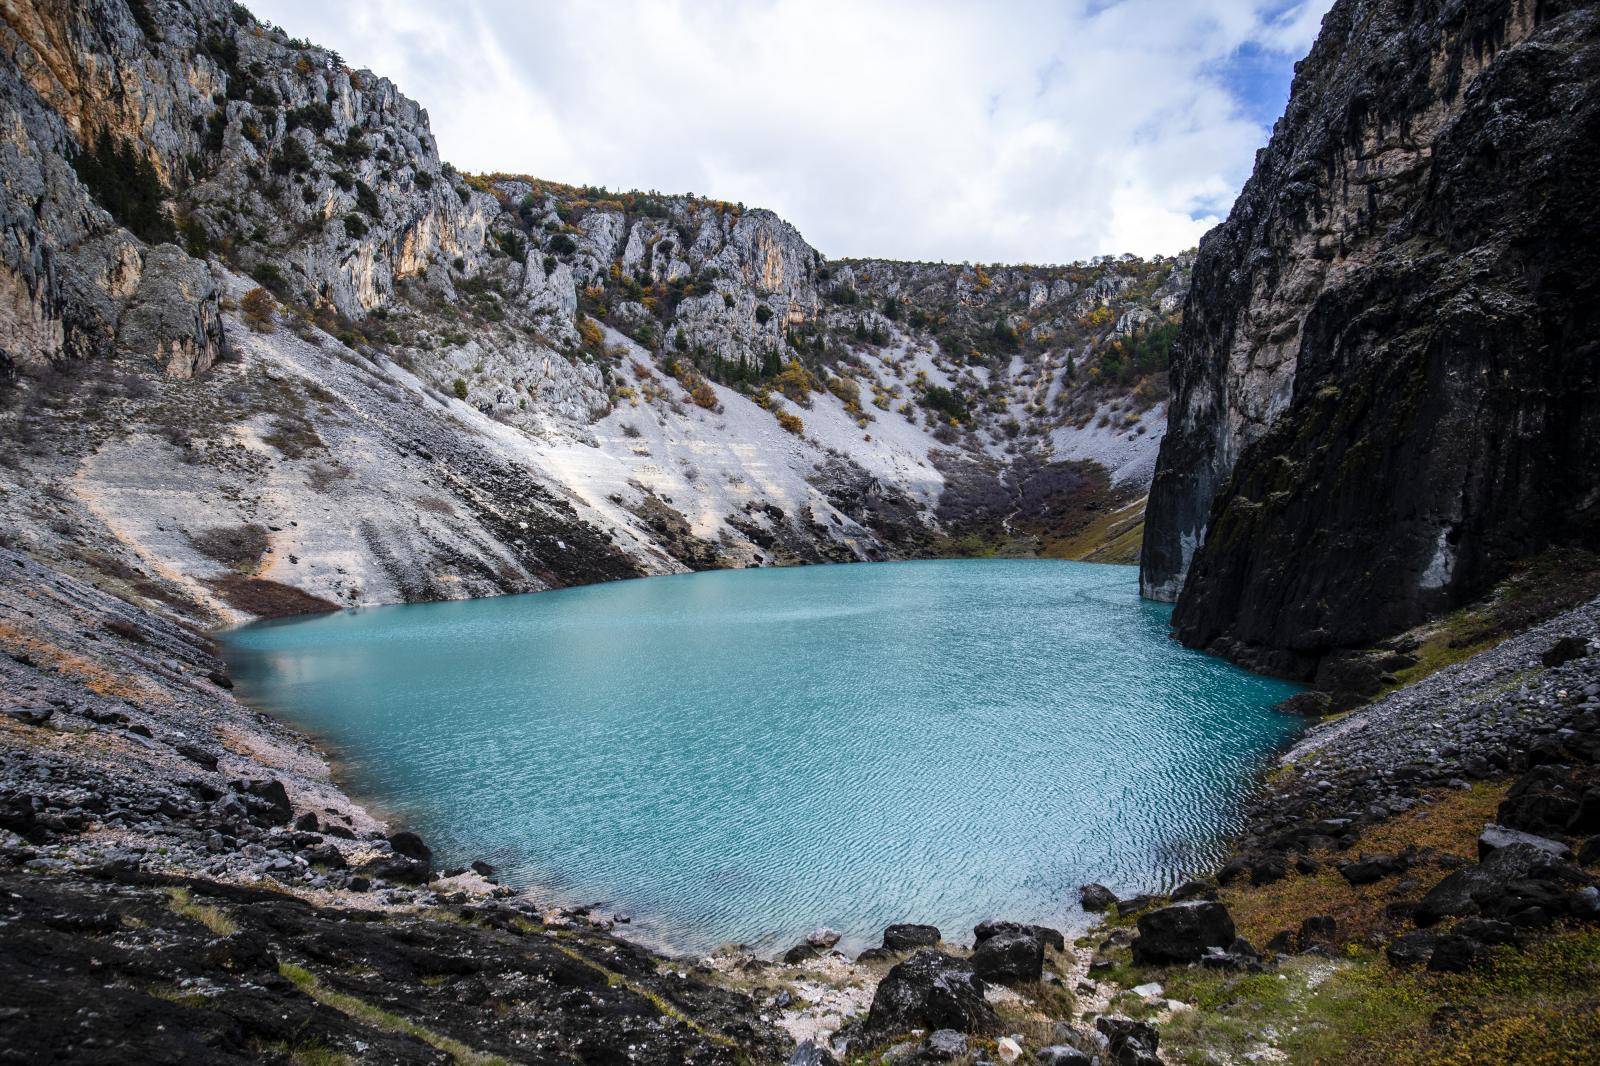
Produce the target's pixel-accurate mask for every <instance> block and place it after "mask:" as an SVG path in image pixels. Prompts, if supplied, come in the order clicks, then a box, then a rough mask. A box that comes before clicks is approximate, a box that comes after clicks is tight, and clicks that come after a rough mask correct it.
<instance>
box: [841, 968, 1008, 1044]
mask: <svg viewBox="0 0 1600 1066" xmlns="http://www.w3.org/2000/svg"><path fill="white" fill-rule="evenodd" d="M984 987H985V986H984V982H983V979H982V978H981V977H979V976H977V974H975V973H973V971H972V965H971V964H970V963H968V962H967V961H966V960H965V959H958V958H955V957H953V956H950V955H946V954H944V953H943V952H940V951H933V950H931V949H924V950H922V951H919V952H917V953H916V954H915V955H913V956H911V957H910V958H909V959H907V960H906V961H905V962H902V963H900V964H899V965H897V966H896V967H894V969H892V970H890V971H889V973H888V975H887V976H886V977H884V979H883V980H882V981H881V982H879V984H878V990H877V992H876V993H874V994H873V997H872V1007H871V1008H870V1009H869V1010H868V1011H867V1024H866V1027H865V1030H864V1036H865V1038H866V1042H867V1043H869V1044H875V1043H878V1042H880V1041H881V1040H882V1039H883V1038H885V1037H889V1036H892V1035H894V1034H896V1033H904V1032H907V1031H909V1030H912V1029H927V1030H930V1031H931V1030H935V1029H954V1030H955V1031H956V1032H958V1033H979V1034H983V1033H993V1032H996V1031H997V1030H998V1029H999V1028H1000V1018H999V1016H998V1015H997V1014H995V1012H994V1008H993V1007H991V1006H989V1004H988V1001H986V1000H985V999H984V998H983V992H984Z"/></svg>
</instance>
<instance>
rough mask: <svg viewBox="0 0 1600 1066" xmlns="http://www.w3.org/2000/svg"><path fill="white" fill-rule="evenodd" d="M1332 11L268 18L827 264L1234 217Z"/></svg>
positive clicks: (549, 162) (366, 6)
mask: <svg viewBox="0 0 1600 1066" xmlns="http://www.w3.org/2000/svg"><path fill="white" fill-rule="evenodd" d="M1330 3H1331V0H1120V2H1118V0H1076V2H1056V3H1048V2H1042V0H1041V2H1029V0H1015V2H1003V3H1002V2H982V3H980V2H970V3H958V2H949V3H942V2H934V0H922V2H904V3H899V2H892V0H884V2H865V0H854V2H847V0H746V2H740V3H735V2H723V0H653V2H650V0H638V2H635V0H601V2H588V0H573V2H570V3H566V2H559V0H536V2H533V3H527V2H518V0H332V2H330V0H249V6H250V7H251V8H252V9H253V10H254V11H255V12H256V14H257V15H259V16H260V17H262V18H265V19H267V20H269V21H271V22H275V23H277V24H278V25H280V26H282V27H283V28H284V29H285V30H287V31H288V32H289V33H290V34H292V35H294V36H298V37H304V38H307V39H310V40H312V41H315V42H316V43H318V44H322V45H325V46H327V47H329V48H333V49H335V50H336V51H338V52H339V53H340V54H341V55H342V56H343V57H344V59H345V61H346V62H347V63H349V64H350V65H352V66H356V67H369V68H371V69H372V70H374V71H377V72H378V73H380V74H384V75H387V76H388V77H390V78H392V79H393V80H394V81H395V82H397V83H398V84H399V86H400V88H401V90H402V91H404V92H405V93H406V94H407V95H409V96H412V97H414V98H416V99H417V100H419V101H421V103H422V104H423V106H425V107H426V108H427V109H428V111H429V114H430V116H431V118H432V120H433V129H434V132H435V133H436V134H437V135H438V138H439V145H440V150H441V152H442V154H443V155H444V157H445V158H446V159H448V160H450V161H451V162H453V163H455V165H456V166H457V167H459V168H461V169H463V170H469V171H493V170H501V171H511V172H520V173H528V174H534V175H537V176H539V177H545V178H553V179H556V180H560V181H568V182H573V183H577V184H597V185H605V186H608V187H611V188H621V189H628V188H640V189H659V190H661V191H663V192H694V193H699V194H702V195H707V196H715V197H718V198H720V199H725V200H734V201H739V202H742V203H744V204H747V205H749V206H752V207H756V206H759V207H769V208H771V209H772V210H774V211H776V212H777V213H778V214H780V215H782V216H783V217H784V218H786V219H788V220H789V221H791V222H793V223H794V224H795V225H797V226H798V227H799V228H800V230H801V232H802V233H803V234H804V235H805V236H806V238H807V239H808V240H809V241H810V242H811V243H812V244H813V245H815V246H816V247H818V248H819V249H820V250H821V251H822V252H823V253H824V254H826V255H829V256H834V257H839V256H867V255H872V256H888V257H895V258H903V259H935V260H948V261H952V262H959V261H963V260H970V261H973V262H999V261H1005V262H1033V263H1056V262H1066V261H1070V260H1074V259H1082V258H1085V257H1088V256H1092V255H1099V254H1103V253H1120V252H1136V253H1140V254H1150V253H1170V252H1175V251H1179V250H1181V249H1183V248H1187V247H1190V246H1192V245H1193V244H1194V243H1195V242H1196V241H1197V240H1198V239H1199V237H1200V234H1202V233H1204V232H1205V231H1206V230H1207V229H1208V228H1210V227H1211V226H1212V225H1213V224H1215V223H1216V222H1217V221H1218V220H1219V219H1220V218H1221V217H1222V216H1223V215H1225V214H1226V213H1227V209H1228V206H1229V204H1230V203H1231V202H1232V200H1233V197H1234V196H1235V195H1236V194H1237V192H1238V190H1239V187H1240V185H1241V184H1242V183H1243V182H1244V179H1245V178H1246V177H1247V176H1248V174H1249V171H1250V164H1251V160H1252V158H1253V155H1254V153H1255V150H1256V149H1257V148H1258V147H1260V146H1261V145H1262V144H1263V143H1265V141H1266V137H1267V135H1268V132H1269V131H1270V129H1271V126H1272V122H1273V121H1274V120H1275V119H1276V118H1277V116H1278V114H1279V112H1280V111H1281V109H1282V107H1283V102H1284V100H1285V99H1286V98H1287V94H1288V87H1289V80H1290V77H1291V76H1292V68H1293V65H1294V62H1295V61H1296V60H1297V59H1299V58H1300V57H1301V56H1303V55H1304V54H1305V52H1306V50H1307V49H1308V48H1309V47H1310V45H1311V42H1312V40H1313V38H1314V37H1315V36H1316V31H1317V27H1318V25H1319V24H1320V22H1321V19H1322V15H1323V13H1324V12H1325V11H1326V10H1327V8H1328V7H1329V6H1330Z"/></svg>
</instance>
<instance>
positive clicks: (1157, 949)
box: [1133, 899, 1236, 965]
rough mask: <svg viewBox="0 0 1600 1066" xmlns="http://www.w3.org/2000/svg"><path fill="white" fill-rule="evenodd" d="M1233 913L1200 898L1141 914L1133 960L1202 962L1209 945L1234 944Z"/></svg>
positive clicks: (1134, 944)
mask: <svg viewBox="0 0 1600 1066" xmlns="http://www.w3.org/2000/svg"><path fill="white" fill-rule="evenodd" d="M1235 935H1236V934H1235V931H1234V928H1233V916H1232V915H1230V914H1229V913H1228V908H1227V907H1224V906H1223V905H1222V904H1220V903H1216V902H1214V901H1212V900H1205V899H1196V900H1188V901H1185V902H1183V903H1174V904H1172V905H1171V906H1169V907H1160V908H1158V909H1156V910H1153V911H1150V912H1149V913H1148V914H1142V915H1140V916H1139V937H1138V939H1136V940H1135V941H1134V942H1133V961H1134V962H1136V963H1139V964H1141V965H1150V964H1160V963H1173V962H1177V963H1184V962H1199V961H1200V960H1201V958H1203V957H1204V956H1205V954H1206V949H1207V948H1223V949H1226V948H1228V947H1230V946H1232V944H1233V942H1234V938H1235Z"/></svg>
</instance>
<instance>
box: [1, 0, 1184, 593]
mask: <svg viewBox="0 0 1600 1066" xmlns="http://www.w3.org/2000/svg"><path fill="white" fill-rule="evenodd" d="M0 41H3V43H4V54H5V61H4V63H0V99H3V101H4V105H3V106H4V108H5V111H6V113H7V114H8V115H9V116H11V117H12V119H13V120H12V121H11V122H9V123H7V125H6V127H5V132H4V135H3V137H0V153H3V156H0V158H3V166H0V173H3V175H4V178H3V185H0V202H3V210H4V212H5V220H6V224H5V228H4V240H3V242H0V289H3V292H4V301H3V306H4V307H5V312H4V314H3V315H0V330H3V343H0V390H3V395H0V419H3V420H4V423H5V426H6V429H5V433H4V440H3V444H4V447H3V449H0V453H3V454H0V493H3V494H4V499H5V500H6V510H7V521H6V523H5V528H4V533H5V535H6V536H7V537H9V538H10V539H11V540H12V541H14V542H15V543H17V544H18V545H21V546H24V547H26V548H27V549H28V550H30V551H32V552H34V553H36V554H41V555H48V556H49V557H51V558H54V559H56V560H58V561H59V562H61V563H62V564H63V565H67V566H71V567H74V568H76V569H77V570H78V571H79V572H84V573H89V572H93V573H98V574H100V575H102V577H104V578H105V579H106V580H109V581H113V582H121V583H122V584H120V585H118V588H119V590H120V591H122V592H125V593H127V594H131V595H136V596H143V597H147V598H148V597H150V596H154V595H157V593H159V597H158V598H162V599H164V600H165V602H167V603H169V604H176V605H179V606H180V607H181V608H182V609H184V610H187V611H190V612H191V613H195V612H198V613H197V614H196V616H197V617H198V616H202V615H204V616H208V617H221V618H228V619H237V618H241V617H248V616H252V615H261V614H276V613H289V612H293V611H297V610H304V609H307V608H311V607H316V606H318V604H317V603H316V602H315V601H325V603H324V604H323V605H322V606H323V607H324V608H325V607H326V606H327V605H345V604H371V603H385V602H397V601H410V600H420V599H436V598H441V597H460V596H476V595H488V594H495V593H501V592H515V591H529V590H537V589H541V588H548V587H552V586H558V585H563V584H570V583H574V582H584V581H594V580H604V579H610V578H617V577H626V576H634V575H639V574H651V573H668V572H675V571H681V570H684V569H697V568H704V567H712V566H744V565H761V564H774V563H792V562H808V561H849V560H859V559H875V558H889V557H903V556H907V555H927V554H938V553H948V552H953V551H987V550H992V548H993V547H994V546H995V545H997V544H1014V545H1015V547H1016V550H1020V551H1024V552H1039V551H1050V550H1052V547H1053V545H1054V544H1055V543H1056V541H1057V540H1058V539H1059V535H1060V534H1062V533H1070V532H1072V531H1073V530H1075V529H1077V528H1079V527H1081V526H1082V525H1083V524H1084V523H1085V522H1086V521H1088V520H1090V519H1092V518H1093V517H1095V516H1096V515H1097V514H1104V513H1105V512H1106V511H1107V509H1108V508H1109V507H1110V506H1112V505H1113V504H1114V505H1116V506H1128V507H1129V508H1130V509H1129V514H1128V520H1127V521H1126V522H1124V526H1125V527H1126V528H1127V529H1132V530H1133V534H1132V535H1133V536H1134V537H1135V539H1136V529H1135V528H1134V527H1135V525H1136V522H1137V516H1138V511H1137V506H1136V505H1137V501H1138V500H1139V498H1140V497H1141V496H1142V494H1143V484H1144V482H1145V480H1146V479H1147V478H1148V475H1149V470H1150V469H1151V466H1152V464H1153V457H1154V451H1155V447H1156V441H1157V439H1158V437H1159V435H1160V432H1161V426H1162V417H1163V411H1164V405H1163V400H1162V397H1163V395H1164V392H1163V387H1162V385H1161V383H1160V375H1159V370H1160V367H1161V364H1162V361H1163V360H1164V348H1163V345H1162V341H1163V340H1164V339H1165V338H1166V337H1168V336H1170V333H1171V331H1172V330H1173V329H1174V328H1175V325H1174V321H1173V320H1174V316H1175V314H1176V308H1177V306H1178V302H1179V300H1180V299H1181V295H1182V292H1183V289H1184V286H1185V285H1186V284H1187V277H1188V273H1187V272H1188V259H1187V258H1184V257H1179V258H1175V259H1159V260H1152V261H1142V260H1136V259H1132V258H1129V257H1124V258H1122V259H1108V260H1102V261H1097V262H1095V263H1092V264H1082V265H1077V266H1069V267H1056V268H1021V267H1019V268H981V267H974V266H946V265H935V264H889V263H855V264H830V263H828V262H827V261H826V260H825V259H824V258H823V257H822V256H821V255H820V253H818V252H817V251H816V250H814V249H812V248H811V247H810V246H808V245H807V244H806V243H805V242H804V241H803V240H802V239H801V237H800V235H799V234H798V233H797V232H796V231H795V230H794V228H793V227H792V226H789V225H788V224H786V223H784V222H783V221H782V220H780V219H778V218H776V217H775V216H774V215H772V214H771V213H770V212H766V211H760V210H745V209H743V208H742V207H740V206H739V205H735V204H727V203H722V202H718V201H712V200H706V199H701V198H696V197H681V196H680V197H666V196H659V195H654V194H637V193H631V194H614V193H608V192H605V191H604V190H595V189H577V188H572V187H568V186H559V185H554V184H552V183H549V182H542V181H538V180H535V179H529V178H520V177H511V176H504V175H496V176H487V177H471V178H469V177H466V176H463V175H461V174H458V173H456V172H455V171H454V170H453V169H452V168H450V167H449V165H448V164H446V163H443V162H441V161H440V160H439V158H438V154H437V148H436V145H435V142H434V139H433V136H432V134H431V132H430V131H429V128H428V123H427V115H426V113H425V112H424V111H423V110H422V109H421V108H420V107H419V106H418V105H417V104H416V103H414V102H412V101H410V100H408V99H407V98H405V97H404V96H402V95H400V93H399V92H398V91H397V90H396V89H395V87H394V86H393V85H392V84H391V83H390V82H388V81H387V80H385V79H383V78H380V77H377V76H375V75H373V74H371V73H369V72H365V71H352V70H350V69H349V68H347V67H346V66H345V65H344V64H343V63H342V61H341V60H340V59H339V57H338V56H336V55H335V54H333V53H331V52H328V51H326V50H324V49H320V48H316V47H314V46H311V45H309V44H306V43H304V42H300V41H295V40H291V39H290V38H288V37H287V36H286V35H285V34H283V33H282V32H281V31H279V30H276V29H273V28H271V27H268V26H264V25H262V24H260V23H259V22H257V21H256V20H255V19H254V18H253V17H252V16H251V15H250V14H249V13H248V12H247V11H246V10H245V9H244V8H242V7H240V6H238V5H234V4H229V3H225V2H220V0H161V2H155V0H142V2H132V3H129V2H125V0H95V2H91V3H85V4H71V5H60V4H51V3H43V2H22V3H17V4H11V5H7V7H6V9H5V11H4V20H3V23H0ZM135 586H138V587H135ZM280 586H281V587H280ZM285 589H290V590H295V591H294V592H286V591H284V590H285ZM297 593H299V594H304V595H303V596H302V595H297ZM306 597H312V598H314V599H307V598H306Z"/></svg>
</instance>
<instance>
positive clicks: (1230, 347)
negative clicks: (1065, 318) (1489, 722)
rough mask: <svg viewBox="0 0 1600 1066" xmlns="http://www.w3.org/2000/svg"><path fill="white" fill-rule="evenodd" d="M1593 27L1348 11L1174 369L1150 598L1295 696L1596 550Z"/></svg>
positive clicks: (1221, 256)
mask: <svg viewBox="0 0 1600 1066" xmlns="http://www.w3.org/2000/svg"><path fill="white" fill-rule="evenodd" d="M1597 164H1600V11H1597V10H1596V9H1595V7H1594V5H1592V4H1580V3H1561V2H1537V3H1536V2H1533V0H1527V2H1520V0H1467V2H1462V0H1457V2H1431V3H1415V2H1400V0H1343V2H1340V3H1338V4H1336V5H1335V7H1334V8H1333V10H1332V11H1331V12H1330V13H1329V14H1328V16H1327V18H1326V20H1325V21H1324V24H1323V29H1322V34H1321V36H1320V38H1319V39H1318V41H1317V43H1316V46H1315V47H1314V48H1313V49H1312V51H1311V54H1310V55H1309V56H1308V57H1307V58H1306V59H1305V60H1304V61H1303V62H1302V63H1301V64H1300V65H1299V66H1298V68H1297V74H1296V77H1295V82H1294V88H1293V93H1292V97H1291V100H1290V103H1289V106H1288V110H1287V112H1286V113H1285V115H1284V116H1283V118H1282V119H1280V120H1279V122H1278V124H1277V126H1276V128H1275V130H1274V133H1273V136H1272V140H1271V143H1270V144H1269V145H1268V146H1267V147H1266V148H1265V149H1264V150H1263V151H1262V152H1261V153H1260V155H1259V156H1258V158H1257V162H1256V168H1255V173H1254V174H1253V176H1252V177H1251V179H1250V181H1249V183H1248V184H1247V185H1246V187H1245V189H1244V191H1243V193H1242V194H1241V195H1240V197H1239V199H1238V201H1237V203H1236V204H1235V206H1234V208H1233V210H1232V212H1231V213H1230V215H1229V217H1228V219H1227V221H1226V222H1225V223H1224V224H1223V225H1221V226H1219V227H1218V228H1217V229H1216V230H1214V231H1212V232H1211V233H1210V234H1208V235H1207V237H1206V238H1205V240H1204V241H1203V242H1202V244H1201V248H1200V252H1199V255H1198V258H1197V260H1196V263H1195V268H1194V284H1193V287H1192V288H1191V290H1190V292H1189V295H1188V298H1187V303H1186V305H1185V312H1184V323H1183V327H1182V330H1181V333H1180V336H1179V340H1178V344H1177V348H1176V351H1175V354H1174V357H1173V372H1172V384H1173V390H1174V397H1173V401H1172V409H1171V414H1170V417H1169V432H1168V434H1167V436H1166V438H1165V440H1164V441H1163V444H1162V448H1161V455H1160V460H1159V464H1158V467H1157V471H1156V475H1155V480H1154V484H1153V487H1152V490H1151V497H1150V504H1149V512H1148V526H1147V535H1146V539H1145V542H1144V548H1143V559H1142V584H1143V590H1144V592H1145V594H1146V595H1148V596H1151V597H1154V598H1158V599H1174V598H1175V599H1176V600H1177V609H1176V612H1175V614H1174V624H1175V626H1176V629H1177V633H1178V635H1179V637H1180V638H1181V639H1182V640H1183V641H1184V642H1186V643H1188V644H1190V645H1193V646H1197V647H1208V648H1213V649H1215V650H1218V651H1221V652H1224V653H1226V654H1228V655H1230V656H1232V657H1234V658H1236V659H1239V660H1241V661H1245V662H1248V663H1252V664H1255V665H1258V666H1261V667H1265V668H1268V669H1272V670H1276V671H1280V672H1284V673H1288V674H1295V675H1302V676H1303V675H1308V674H1309V673H1310V672H1311V671H1312V670H1313V669H1314V668H1315V665H1316V663H1317V661H1318V660H1319V658H1320V657H1321V656H1323V655H1324V654H1326V653H1327V652H1328V651H1330V650H1331V649H1336V648H1340V647H1350V646H1359V645H1362V644H1365V643H1370V642H1372V641H1374V640H1377V639H1380V638H1382V637H1385V636H1387V635H1389V634H1392V633H1395V632H1397V631H1399V630H1401V629H1404V628H1406V627H1407V626H1409V625H1412V624H1414V623H1416V622H1417V621H1419V620H1421V619H1423V618H1425V617H1427V616H1428V615H1430V614H1433V613H1436V612H1438V611H1441V610H1444V609H1447V608H1450V607H1453V606H1455V605H1457V604H1460V603H1462V602H1463V601H1465V600H1467V599H1469V598H1471V597H1474V596H1476V595H1479V594H1481V593H1483V592H1484V591H1485V590H1486V589H1487V588H1488V587H1489V586H1490V585H1491V584H1492V583H1493V582H1494V581H1496V580H1497V579H1499V578H1500V577H1502V576H1504V575H1505V573H1506V572H1507V570H1508V568H1509V567H1511V565H1512V564H1513V563H1514V562H1515V561H1517V560H1519V559H1521V558H1524V557H1526V556H1529V555H1531V554H1533V553H1536V552H1538V551H1540V550H1541V549H1543V548H1545V547H1547V546H1549V545H1552V544H1562V543H1568V544H1579V545H1584V546H1588V547H1590V548H1592V547H1594V546H1595V545H1596V544H1597V543H1600V358H1597V348H1596V343H1597V342H1596V340H1595V335H1596V325H1597V321H1596V318H1597V313H1600V289H1597V280H1596V279H1597V278H1600V260H1597V257H1596V251H1595V249H1596V239H1597V236H1600V184H1597V182H1596V180H1595V173H1596V168H1597Z"/></svg>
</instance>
